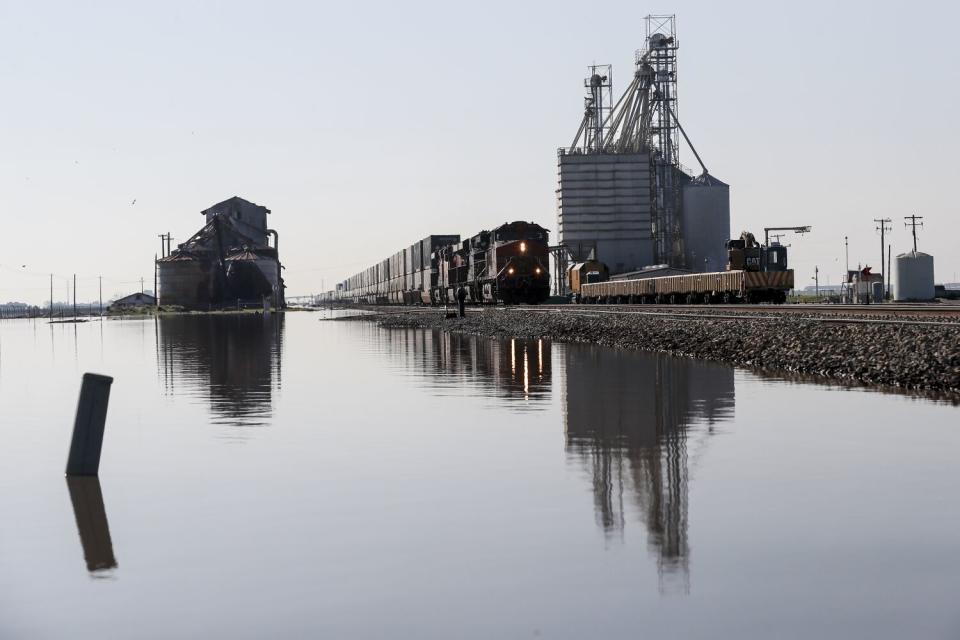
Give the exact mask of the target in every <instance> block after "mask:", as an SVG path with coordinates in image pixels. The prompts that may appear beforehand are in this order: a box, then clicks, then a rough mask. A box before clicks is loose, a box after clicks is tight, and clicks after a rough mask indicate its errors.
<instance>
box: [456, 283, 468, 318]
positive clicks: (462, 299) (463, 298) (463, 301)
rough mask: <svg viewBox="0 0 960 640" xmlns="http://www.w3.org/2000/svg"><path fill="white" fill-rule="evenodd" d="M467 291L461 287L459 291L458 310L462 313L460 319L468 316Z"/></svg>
mask: <svg viewBox="0 0 960 640" xmlns="http://www.w3.org/2000/svg"><path fill="white" fill-rule="evenodd" d="M466 307H467V289H466V288H465V287H464V286H463V285H461V286H460V288H459V289H457V310H458V311H459V312H460V317H461V318H463V317H464V316H466V315H467V308H466Z"/></svg>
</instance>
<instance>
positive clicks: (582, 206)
mask: <svg viewBox="0 0 960 640" xmlns="http://www.w3.org/2000/svg"><path fill="white" fill-rule="evenodd" d="M557 164H558V174H559V189H558V191H557V231H558V234H559V238H560V240H559V242H560V244H561V245H564V246H566V247H567V248H568V249H569V251H570V253H571V254H572V255H573V257H574V259H575V260H577V261H582V260H586V259H587V258H589V257H590V253H591V252H592V251H594V250H595V258H596V259H598V260H601V261H603V262H604V263H606V264H607V265H608V266H609V267H610V271H611V272H613V273H622V272H624V271H633V270H636V269H640V268H642V267H644V266H646V265H649V264H652V263H653V261H654V252H653V237H652V233H651V223H652V219H651V218H652V196H653V181H652V174H651V162H650V154H649V153H648V152H639V153H566V152H565V150H561V152H560V154H559V156H558V161H557Z"/></svg>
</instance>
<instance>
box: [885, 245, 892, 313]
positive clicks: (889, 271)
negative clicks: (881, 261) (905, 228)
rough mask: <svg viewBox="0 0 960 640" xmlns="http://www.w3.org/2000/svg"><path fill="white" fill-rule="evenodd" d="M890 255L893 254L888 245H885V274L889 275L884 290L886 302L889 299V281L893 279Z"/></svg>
mask: <svg viewBox="0 0 960 640" xmlns="http://www.w3.org/2000/svg"><path fill="white" fill-rule="evenodd" d="M891 253H893V252H892V251H890V245H887V273H889V274H890V277H889V278H887V289H886V293H887V298H886V299H887V300H889V299H890V281H891V280H892V279H893V271H891V270H890V257H891V256H890V254H891Z"/></svg>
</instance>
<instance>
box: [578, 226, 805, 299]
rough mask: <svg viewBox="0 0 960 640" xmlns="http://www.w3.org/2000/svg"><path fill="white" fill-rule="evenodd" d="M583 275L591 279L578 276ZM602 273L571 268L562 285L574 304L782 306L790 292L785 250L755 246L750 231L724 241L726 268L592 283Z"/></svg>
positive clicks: (790, 272) (791, 280) (774, 245)
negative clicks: (760, 303) (752, 304)
mask: <svg viewBox="0 0 960 640" xmlns="http://www.w3.org/2000/svg"><path fill="white" fill-rule="evenodd" d="M583 275H586V276H594V278H593V279H591V278H589V277H588V278H584V277H583ZM600 275H602V271H600V270H598V269H596V268H593V267H591V268H588V267H587V266H586V265H574V266H573V267H571V268H570V270H569V271H568V282H569V284H570V290H571V292H572V296H573V301H574V302H584V303H641V304H712V303H737V302H747V303H758V302H773V303H777V304H779V303H782V302H784V301H786V299H787V292H788V291H789V290H790V289H792V288H793V269H788V268H787V248H786V247H784V246H782V245H780V244H779V243H771V244H770V246H765V245H761V244H759V243H758V242H757V241H756V239H755V238H754V236H753V234H752V233H749V232H747V231H744V232H743V233H742V234H741V235H740V238H738V239H733V240H730V241H729V242H727V270H726V271H719V272H714V273H683V274H678V275H666V276H659V277H647V278H644V277H642V276H641V277H636V278H631V279H620V280H606V279H605V278H604V280H605V281H602V282H601V281H597V280H599V279H600V278H599V277H596V276H600Z"/></svg>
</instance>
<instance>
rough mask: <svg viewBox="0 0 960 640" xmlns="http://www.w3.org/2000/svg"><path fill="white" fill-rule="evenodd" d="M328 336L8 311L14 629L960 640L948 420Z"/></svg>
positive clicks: (647, 368) (365, 330) (532, 346)
mask: <svg viewBox="0 0 960 640" xmlns="http://www.w3.org/2000/svg"><path fill="white" fill-rule="evenodd" d="M322 317H323V316H322V314H316V313H314V314H310V313H290V314H287V315H286V316H285V317H284V316H277V315H274V316H272V317H268V318H264V317H260V316H254V315H248V316H183V317H167V318H163V319H160V320H159V321H157V320H154V319H146V320H143V319H137V320H107V321H103V322H90V323H86V324H79V325H48V324H46V323H44V322H43V321H6V322H3V323H0V410H2V414H0V420H2V422H0V438H2V445H0V514H2V518H0V638H4V639H10V638H13V639H19V638H31V639H32V638H64V637H69V638H173V637H191V638H214V637H215V638H264V637H296V638H301V637H304V638H305V637H326V638H535V637H542V638H639V637H677V638H681V637H682V638H773V637H775V638H852V637H869V638H874V639H875V638H956V637H960V606H958V604H957V598H958V593H960V495H958V493H960V492H958V489H960V467H958V464H957V460H958V453H960V409H958V408H957V407H954V406H950V405H947V404H938V403H935V402H932V401H929V400H923V399H916V398H910V397H907V396H903V395H886V394H882V393H879V392H874V391H864V390H846V389H841V388H837V387H830V386H822V385H814V384H809V383H803V384H798V383H791V382H787V381H782V380H776V379H771V378H764V377H758V376H757V375H755V374H752V373H749V372H746V371H741V370H734V369H731V368H728V367H725V366H720V365H716V364H706V363H702V362H697V361H691V360H686V359H678V358H673V357H668V356H664V355H654V354H646V353H641V352H628V351H614V350H610V349H605V348H599V347H593V346H585V345H561V344H550V343H549V342H547V341H541V340H499V341H497V340H487V339H483V338H476V337H471V336H451V335H444V334H441V333H436V332H432V331H429V330H427V331H424V330H385V329H380V328H378V327H376V326H374V325H372V324H370V323H363V322H327V321H321V318H322ZM85 371H94V372H99V373H105V374H108V375H112V376H114V377H115V382H114V384H113V389H112V395H111V400H110V408H109V415H108V422H107V431H106V437H105V444H104V450H103V459H102V463H101V469H100V478H99V480H97V479H75V480H70V481H68V480H66V479H65V478H64V477H63V467H64V463H65V459H66V453H67V447H68V445H69V437H70V432H71V428H72V423H73V412H74V410H75V403H76V396H77V392H78V389H79V382H80V377H81V375H82V373H83V372H85Z"/></svg>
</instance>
